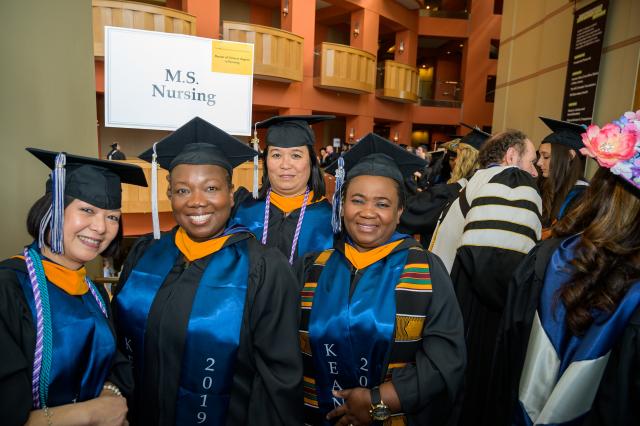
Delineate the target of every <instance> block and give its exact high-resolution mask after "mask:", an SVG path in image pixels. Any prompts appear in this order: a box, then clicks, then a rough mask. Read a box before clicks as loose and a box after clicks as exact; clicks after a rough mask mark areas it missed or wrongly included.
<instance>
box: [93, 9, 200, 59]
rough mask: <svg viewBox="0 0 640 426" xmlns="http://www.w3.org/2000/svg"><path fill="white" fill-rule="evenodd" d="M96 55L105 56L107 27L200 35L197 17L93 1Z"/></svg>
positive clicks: (173, 11) (94, 49) (175, 12)
mask: <svg viewBox="0 0 640 426" xmlns="http://www.w3.org/2000/svg"><path fill="white" fill-rule="evenodd" d="M92 5H93V54H94V56H97V57H102V56H104V27H105V26H111V27H125V28H135V29H138V30H149V31H161V32H165V33H175V34H186V35H195V34H196V18H195V16H193V15H190V14H188V13H184V12H181V11H179V10H175V9H171V8H168V7H160V6H152V5H148V4H143V3H134V2H128V1H115V0H93V1H92Z"/></svg>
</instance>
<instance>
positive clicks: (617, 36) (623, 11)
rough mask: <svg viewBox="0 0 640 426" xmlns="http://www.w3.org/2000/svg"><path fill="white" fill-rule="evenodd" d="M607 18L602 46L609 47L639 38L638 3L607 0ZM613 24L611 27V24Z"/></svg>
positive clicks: (639, 7)
mask: <svg viewBox="0 0 640 426" xmlns="http://www.w3.org/2000/svg"><path fill="white" fill-rule="evenodd" d="M608 12H609V17H608V18H607V28H606V34H605V37H604V46H605V47H607V46H610V45H612V44H613V43H618V42H620V41H623V40H627V39H630V38H632V37H637V36H640V25H638V17H640V1H638V0H613V1H612V0H609V11H608ZM613 22H615V24H613V25H612V23H613Z"/></svg>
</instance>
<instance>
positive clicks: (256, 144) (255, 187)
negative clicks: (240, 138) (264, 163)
mask: <svg viewBox="0 0 640 426" xmlns="http://www.w3.org/2000/svg"><path fill="white" fill-rule="evenodd" d="M256 124H257V123H256ZM251 142H252V143H253V149H255V150H256V152H258V154H256V156H255V157H253V191H252V193H253V199H254V200H257V199H258V185H259V183H258V157H259V156H260V154H259V152H260V144H259V142H260V140H259V139H258V129H257V127H256V126H255V124H254V126H253V139H251Z"/></svg>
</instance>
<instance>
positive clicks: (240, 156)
mask: <svg viewBox="0 0 640 426" xmlns="http://www.w3.org/2000/svg"><path fill="white" fill-rule="evenodd" d="M153 151H154V147H151V148H149V149H147V150H146V151H144V152H143V153H142V154H140V156H139V157H140V158H141V159H143V160H145V161H148V162H152V161H153ZM155 152H156V155H157V161H158V164H160V166H161V167H162V168H164V169H166V170H169V171H171V170H172V169H173V168H174V167H175V166H177V165H178V164H212V165H216V166H220V167H223V168H224V169H226V170H227V171H228V172H229V174H231V173H232V171H233V168H234V167H236V166H238V165H240V164H242V163H244V162H245V161H249V160H251V159H252V158H253V157H254V156H255V155H257V154H258V153H257V152H256V151H254V150H253V149H251V148H250V147H249V146H247V145H246V144H245V143H242V142H241V141H239V140H238V139H236V138H235V137H233V136H231V135H230V134H228V133H227V132H225V131H224V130H222V129H219V128H217V127H216V126H214V125H213V124H211V123H209V122H208V121H205V120H203V119H202V118H200V117H195V118H193V119H191V120H190V121H189V122H187V123H186V124H183V125H182V126H181V127H179V128H178V129H176V130H175V131H174V132H173V133H171V134H170V135H168V136H167V137H165V138H164V139H162V140H160V141H159V142H156V143H155Z"/></svg>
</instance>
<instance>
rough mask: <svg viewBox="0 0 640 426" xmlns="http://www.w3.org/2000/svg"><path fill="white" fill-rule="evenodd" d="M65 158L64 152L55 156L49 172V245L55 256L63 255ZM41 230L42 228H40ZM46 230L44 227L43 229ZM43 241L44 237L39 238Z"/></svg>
mask: <svg viewBox="0 0 640 426" xmlns="http://www.w3.org/2000/svg"><path fill="white" fill-rule="evenodd" d="M66 163H67V156H66V154H65V153H64V152H61V153H59V154H58V155H56V162H55V167H54V168H53V171H52V172H51V181H52V193H53V201H52V203H51V222H50V224H51V227H50V231H49V232H50V234H49V235H50V240H51V241H50V244H51V251H52V252H53V253H56V254H63V253H64V241H63V235H64V231H63V228H64V184H65V180H66V175H67V173H66V169H65V165H66ZM40 229H41V230H42V229H43V227H42V226H41V227H40ZM44 229H46V226H45V227H44ZM41 238H42V240H43V241H44V236H42V237H41Z"/></svg>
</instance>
